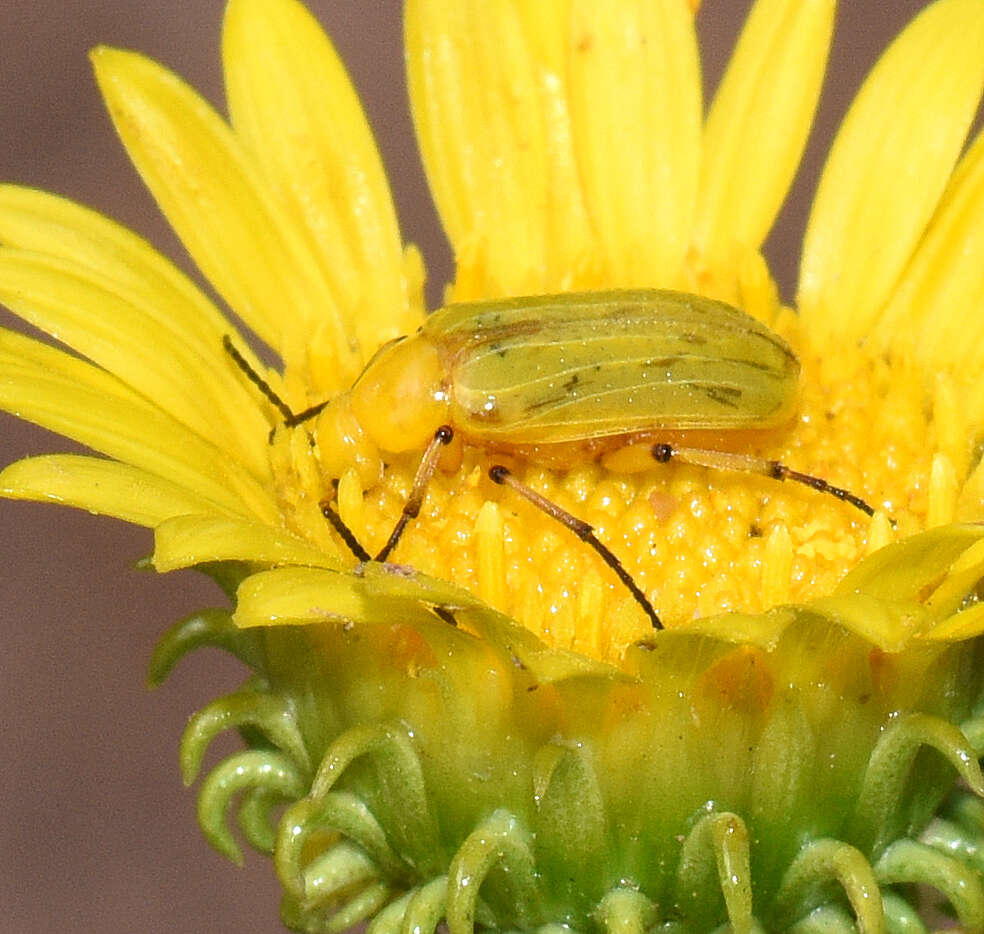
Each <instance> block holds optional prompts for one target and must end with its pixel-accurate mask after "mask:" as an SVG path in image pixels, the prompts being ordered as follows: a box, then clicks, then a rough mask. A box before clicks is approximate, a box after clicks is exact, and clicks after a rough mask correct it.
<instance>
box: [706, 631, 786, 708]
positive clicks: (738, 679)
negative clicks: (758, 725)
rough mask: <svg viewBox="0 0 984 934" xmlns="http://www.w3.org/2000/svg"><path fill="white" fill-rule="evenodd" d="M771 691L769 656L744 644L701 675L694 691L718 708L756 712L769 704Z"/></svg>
mask: <svg viewBox="0 0 984 934" xmlns="http://www.w3.org/2000/svg"><path fill="white" fill-rule="evenodd" d="M774 690H775V686H774V683H773V678H772V672H771V671H770V670H769V663H768V656H767V655H766V654H765V652H763V651H762V650H761V649H759V648H756V647H755V646H751V645H743V646H741V647H740V648H737V649H735V650H734V651H732V652H729V653H728V654H727V655H725V656H724V657H723V658H721V659H720V660H718V661H717V662H715V663H714V664H713V665H711V666H710V667H709V668H708V669H707V670H706V671H705V672H704V673H703V674H702V675H701V676H700V679H699V681H698V683H697V690H696V694H697V696H698V697H701V698H703V699H704V700H705V701H707V702H709V703H710V704H712V705H713V706H714V707H715V708H716V709H717V710H718V711H720V710H724V709H730V710H733V711H735V712H737V713H746V714H758V713H761V712H762V711H764V710H765V709H766V707H768V706H769V702H770V701H771V700H772V695H773V693H774Z"/></svg>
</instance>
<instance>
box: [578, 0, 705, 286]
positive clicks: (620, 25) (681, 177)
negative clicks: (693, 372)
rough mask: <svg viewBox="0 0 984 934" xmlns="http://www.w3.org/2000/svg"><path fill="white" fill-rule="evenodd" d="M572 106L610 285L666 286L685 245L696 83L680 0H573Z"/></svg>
mask: <svg viewBox="0 0 984 934" xmlns="http://www.w3.org/2000/svg"><path fill="white" fill-rule="evenodd" d="M570 42H571V50H570V56H571V63H570V73H571V78H570V82H571V115H572V121H573V127H574V142H575V149H576V152H577V157H578V164H579V166H580V170H581V177H582V179H583V184H584V189H585V194H586V200H587V206H588V213H589V216H590V217H591V220H592V222H593V224H594V226H595V229H596V231H597V234H598V238H599V240H600V242H601V248H602V250H603V252H604V256H605V259H606V261H607V265H608V269H609V275H610V280H609V281H608V282H607V283H606V284H607V285H609V286H616V285H617V286H630V285H663V286H665V285H674V284H677V283H678V282H679V276H680V266H681V263H682V261H683V257H684V254H685V252H686V250H687V247H688V246H689V241H690V235H691V231H692V227H693V221H694V211H695V207H696V198H697V178H698V170H699V165H700V133H701V87H700V74H699V63H698V55H697V42H696V37H695V35H694V28H693V18H692V15H691V12H690V9H689V7H688V5H687V4H686V3H685V2H683V0H609V2H606V3H598V2H597V0H572V4H571V35H570Z"/></svg>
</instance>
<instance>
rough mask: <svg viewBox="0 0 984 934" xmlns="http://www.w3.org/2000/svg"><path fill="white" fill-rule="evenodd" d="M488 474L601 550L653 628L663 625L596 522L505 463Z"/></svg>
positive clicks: (599, 552)
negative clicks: (553, 498)
mask: <svg viewBox="0 0 984 934" xmlns="http://www.w3.org/2000/svg"><path fill="white" fill-rule="evenodd" d="M489 477H490V478H491V480H492V481H493V482H494V483H498V484H499V485H500V486H507V487H509V489H511V490H514V491H515V492H516V493H518V494H519V495H520V496H522V497H523V498H524V499H526V500H527V501H529V502H530V503H532V504H533V505H534V506H536V507H537V509H542V510H543V511H544V512H545V513H546V514H547V515H548V516H551V517H552V518H554V519H556V520H557V521H558V522H560V523H561V524H562V525H565V526H567V528H569V529H570V530H571V531H572V532H573V533H574V534H575V535H576V536H577V537H578V538H579V539H581V541H582V542H585V543H586V544H588V545H590V546H591V547H592V548H593V549H594V550H595V551H596V552H598V554H599V555H600V556H601V558H602V560H603V561H604V562H605V564H607V565H608V566H609V567H610V568H611V569H612V570H613V571H614V572H615V573H616V575H617V576H618V579H619V580H620V581H621V582H622V583H623V584H625V586H626V587H628V589H629V593H631V594H632V596H633V597H635V601H636V603H638V604H639V606H641V607H642V609H643V611H644V612H645V614H646V616H648V617H649V621H650V622H651V623H652V626H653V629H662V628H663V624H662V623H661V622H660V620H659V616H658V615H657V613H656V610H655V609H653V605H652V603H650V602H649V598H648V597H647V596H646V595H645V594H644V593H643V592H642V588H641V587H640V586H639V585H638V584H637V583H636V582H635V581H634V580H633V579H632V575H631V574H629V572H628V571H626V570H625V567H624V566H623V565H622V562H621V561H619V560H618V558H616V557H615V555H614V553H613V552H612V551H610V550H609V548H608V546H607V545H605V544H604V543H603V542H602V541H601V539H600V538H598V536H597V535H595V532H594V527H593V526H591V525H589V524H588V523H587V522H585V521H584V520H583V519H578V518H577V516H573V515H571V514H570V513H569V512H568V511H567V510H566V509H562V508H561V507H560V506H558V505H557V504H556V503H554V502H551V501H550V500H549V499H547V498H546V497H545V496H541V495H540V494H539V493H537V492H536V490H534V489H532V488H531V487H528V486H527V485H526V484H525V483H521V482H520V481H519V480H517V479H516V478H515V477H514V476H513V475H512V471H510V470H509V468H508V467H503V466H502V464H496V465H494V466H493V467H491V468H489Z"/></svg>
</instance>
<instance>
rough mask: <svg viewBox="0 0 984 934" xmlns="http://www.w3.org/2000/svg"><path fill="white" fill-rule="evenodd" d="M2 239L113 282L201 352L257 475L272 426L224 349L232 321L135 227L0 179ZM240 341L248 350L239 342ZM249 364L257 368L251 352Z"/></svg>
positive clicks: (229, 429) (230, 429)
mask: <svg viewBox="0 0 984 934" xmlns="http://www.w3.org/2000/svg"><path fill="white" fill-rule="evenodd" d="M0 242H2V243H6V244H8V245H10V246H15V247H20V248H22V249H25V250H31V251H34V252H37V253H41V254H44V255H46V256H52V257H57V258H59V259H64V260H68V261H70V262H71V263H74V264H76V265H77V266H78V267H79V268H84V269H88V270H90V272H91V273H92V274H93V276H94V278H97V279H99V278H101V279H105V280H106V281H107V282H109V283H113V284H114V286H115V288H114V289H113V291H118V292H119V293H120V294H121V295H126V296H127V297H128V300H129V301H132V302H133V303H134V304H135V305H137V306H139V308H140V309H141V311H142V312H143V313H144V314H146V315H147V316H148V317H149V318H151V319H152V320H153V324H154V326H155V327H160V328H165V329H167V331H168V332H169V333H170V334H171V335H172V339H173V340H177V341H179V342H181V343H183V344H185V345H187V348H188V353H194V354H195V355H197V356H198V357H199V358H200V359H201V372H202V375H203V378H205V379H207V381H208V383H209V384H210V385H211V386H212V387H213V393H214V395H215V396H216V397H217V398H221V399H222V400H224V403H225V411H226V412H231V413H235V415H236V417H235V418H230V419H229V420H228V423H227V424H226V425H225V426H224V431H225V432H226V433H227V434H228V435H229V436H230V437H231V438H233V439H234V442H233V443H234V445H235V450H236V451H238V452H239V456H240V457H241V458H242V459H243V461H244V462H245V463H246V464H247V465H248V466H249V468H250V469H251V470H252V471H253V472H254V473H256V474H257V476H262V475H263V474H264V473H265V471H266V467H265V464H266V461H267V453H266V450H265V448H266V432H267V430H268V429H269V425H268V424H267V422H266V420H265V419H264V418H263V415H262V413H261V412H260V411H259V409H258V407H257V405H256V401H257V400H256V392H255V390H254V388H253V387H252V386H247V385H244V383H243V380H242V379H241V378H240V374H239V373H238V372H236V371H235V370H234V368H232V367H230V365H229V359H228V356H227V355H226V354H225V352H224V351H223V350H222V336H223V335H224V334H227V333H229V332H230V331H231V330H233V328H232V324H231V322H229V321H228V320H227V319H226V318H225V317H224V316H223V315H222V314H221V313H220V312H219V311H218V309H217V308H216V307H215V306H214V305H213V304H212V303H211V302H210V301H209V300H208V299H207V298H206V297H205V296H204V295H203V294H202V292H201V291H200V290H199V289H198V288H197V287H196V286H195V285H194V284H193V283H192V282H191V281H190V280H189V279H188V278H187V277H186V276H185V275H183V274H182V273H181V272H180V271H179V270H178V269H177V268H176V267H175V266H174V265H173V264H172V263H171V262H169V261H168V260H167V259H165V258H164V257H163V256H162V255H161V254H160V253H158V252H157V251H156V250H155V249H154V248H153V247H152V246H150V244H148V243H147V242H146V241H144V240H143V239H141V238H140V237H138V236H137V235H136V234H134V233H132V232H131V231H129V230H127V229H126V228H125V227H121V226H120V225H119V224H115V223H113V222H112V221H110V220H108V219H107V218H105V217H103V216H102V215H101V214H97V213H96V212H95V211H91V210H89V209H88V208H84V207H82V206H80V205H77V204H74V203H73V202H71V201H68V200H66V199H64V198H59V197H57V196H55V195H51V194H48V193H47V192H43V191H36V190H34V189H30V188H20V187H17V186H15V185H0ZM238 346H239V347H240V349H241V350H242V351H243V352H246V353H248V348H247V347H246V345H245V343H244V342H239V343H238ZM251 362H252V363H253V365H254V366H256V367H259V366H260V365H259V363H258V362H257V361H256V360H255V358H252V357H251Z"/></svg>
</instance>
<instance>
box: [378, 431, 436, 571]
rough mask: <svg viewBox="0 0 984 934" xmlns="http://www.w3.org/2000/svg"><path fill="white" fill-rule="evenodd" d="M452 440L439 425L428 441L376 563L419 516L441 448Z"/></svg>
mask: <svg viewBox="0 0 984 934" xmlns="http://www.w3.org/2000/svg"><path fill="white" fill-rule="evenodd" d="M453 438H454V432H453V431H452V430H451V426H450V425H441V427H440V428H438V429H437V431H435V432H434V437H433V438H431V439H430V442H429V443H428V445H427V449H426V450H425V451H424V456H423V457H422V458H421V459H420V466H418V467H417V473H416V475H415V476H414V478H413V487H412V488H411V490H410V495H409V496H408V497H407V501H406V502H405V503H404V504H403V512H401V513H400V518H399V519H397V520H396V526H395V527H394V529H393V531H392V532H391V533H390V537H389V539H388V540H387V542H386V544H385V545H383V548H382V550H381V551H380V552H379V554H378V555H376V560H377V561H385V560H386V559H387V558H388V557H389V556H390V554H391V552H392V551H393V549H394V548H396V546H397V543H398V542H399V541H400V537H401V536H402V535H403V530H404V529H405V528H406V527H407V525H408V524H409V522H410V520H411V519H416V518H417V516H418V515H419V514H420V507H421V506H422V505H423V504H424V496H425V495H426V493H427V484H429V483H430V480H431V477H433V476H434V471H435V470H437V462H438V460H440V457H441V448H443V447H444V446H445V445H447V444H450V443H451V440H452V439H453Z"/></svg>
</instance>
